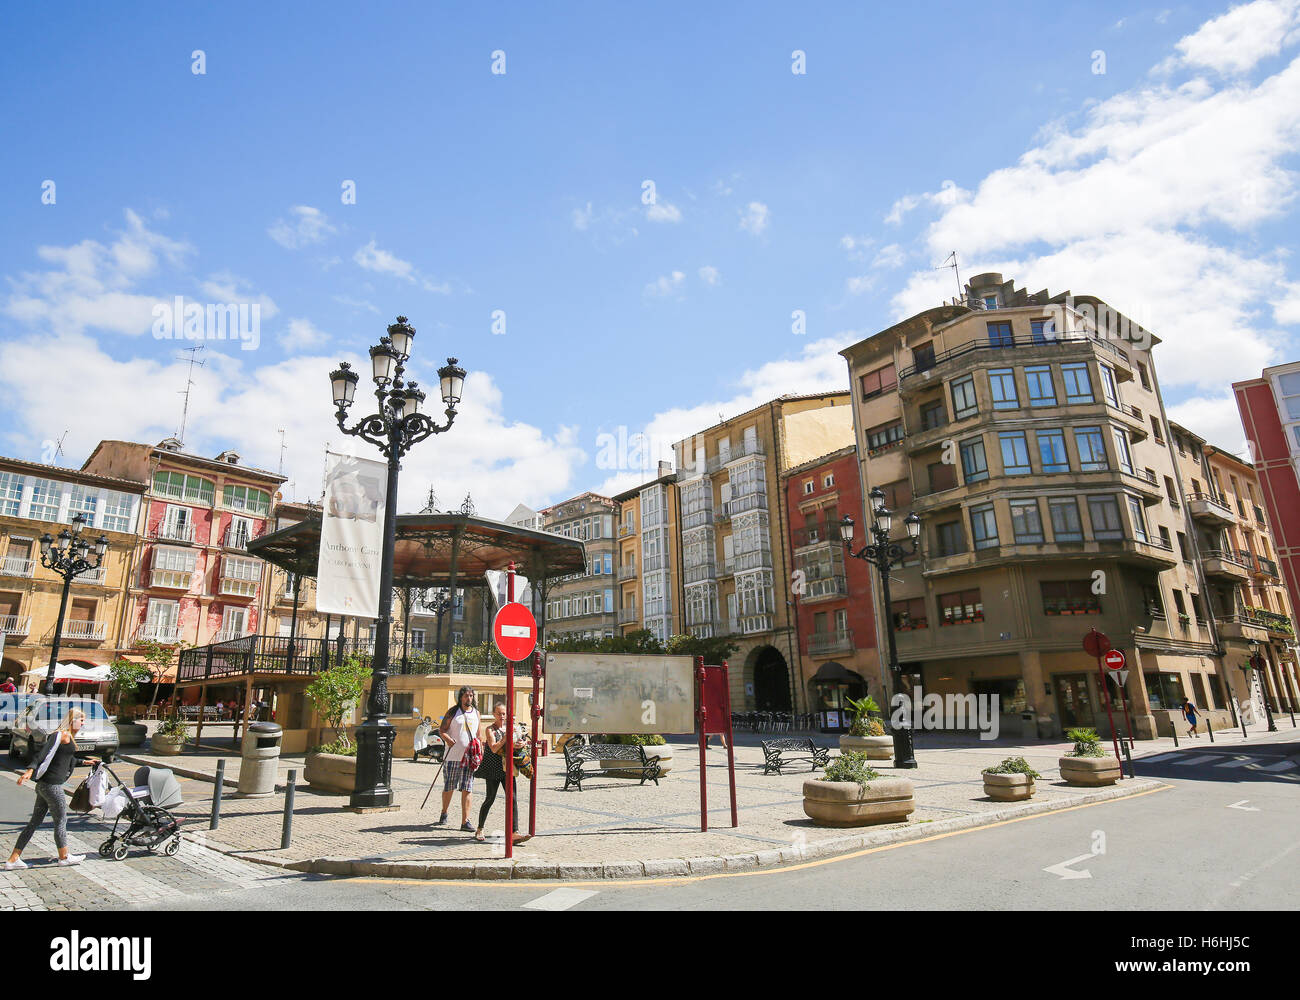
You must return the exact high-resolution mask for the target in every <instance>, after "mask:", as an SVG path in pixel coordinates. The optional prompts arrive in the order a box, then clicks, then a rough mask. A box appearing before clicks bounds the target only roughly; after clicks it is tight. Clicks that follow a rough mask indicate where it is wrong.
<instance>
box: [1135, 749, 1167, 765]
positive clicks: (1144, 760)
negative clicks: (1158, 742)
mask: <svg viewBox="0 0 1300 1000" xmlns="http://www.w3.org/2000/svg"><path fill="white" fill-rule="evenodd" d="M1173 756H1176V754H1174V753H1173V752H1170V753H1158V754H1156V755H1155V756H1154V757H1136V758H1134V759H1135V760H1140V761H1142V763H1144V764H1154V763H1155V762H1156V761H1158V760H1168V759H1169V758H1170V757H1173Z"/></svg>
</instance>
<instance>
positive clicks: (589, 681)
mask: <svg viewBox="0 0 1300 1000" xmlns="http://www.w3.org/2000/svg"><path fill="white" fill-rule="evenodd" d="M694 674H695V659H694V657H691V656H631V655H625V654H621V653H548V654H546V694H545V697H544V698H543V716H542V728H543V730H545V731H546V732H547V733H588V734H590V733H639V734H643V735H648V734H651V733H657V734H660V735H668V734H681V733H693V732H694V731H695V676H694Z"/></svg>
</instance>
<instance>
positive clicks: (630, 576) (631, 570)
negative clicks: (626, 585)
mask: <svg viewBox="0 0 1300 1000" xmlns="http://www.w3.org/2000/svg"><path fill="white" fill-rule="evenodd" d="M639 575H640V574H638V573H637V570H636V563H631V564H629V565H627V566H620V567H619V568H618V579H619V582H620V583H621V582H623V581H624V580H635V579H636V578H637V576H639Z"/></svg>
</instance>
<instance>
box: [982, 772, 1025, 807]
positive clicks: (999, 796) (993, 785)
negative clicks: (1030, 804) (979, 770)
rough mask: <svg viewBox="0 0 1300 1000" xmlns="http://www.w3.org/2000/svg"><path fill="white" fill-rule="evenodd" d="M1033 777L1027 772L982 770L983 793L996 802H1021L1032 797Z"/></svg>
mask: <svg viewBox="0 0 1300 1000" xmlns="http://www.w3.org/2000/svg"><path fill="white" fill-rule="evenodd" d="M1035 791H1036V789H1035V788H1034V779H1033V778H1031V777H1030V776H1029V775H1027V774H989V773H988V772H987V771H985V772H984V794H985V795H987V796H988V797H989V798H991V799H993V800H994V801H997V802H1023V801H1024V800H1025V799H1030V798H1033V795H1034V792H1035Z"/></svg>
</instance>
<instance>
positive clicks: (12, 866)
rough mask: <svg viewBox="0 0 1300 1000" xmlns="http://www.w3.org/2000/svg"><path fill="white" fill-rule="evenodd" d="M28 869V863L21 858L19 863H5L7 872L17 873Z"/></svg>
mask: <svg viewBox="0 0 1300 1000" xmlns="http://www.w3.org/2000/svg"><path fill="white" fill-rule="evenodd" d="M26 867H27V862H26V861H24V860H23V859H22V858H19V859H18V860H17V861H6V862H5V871H7V872H13V871H17V870H18V869H19V868H26Z"/></svg>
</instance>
